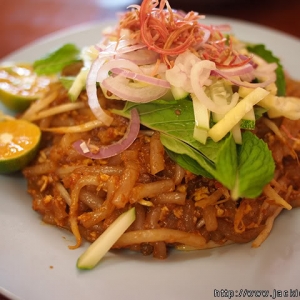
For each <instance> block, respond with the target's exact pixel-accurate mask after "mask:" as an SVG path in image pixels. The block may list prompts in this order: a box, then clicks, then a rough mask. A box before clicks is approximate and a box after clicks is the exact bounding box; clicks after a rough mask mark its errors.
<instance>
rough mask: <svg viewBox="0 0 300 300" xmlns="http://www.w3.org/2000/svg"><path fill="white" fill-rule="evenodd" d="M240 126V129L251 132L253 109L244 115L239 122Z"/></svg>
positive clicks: (253, 116)
mask: <svg viewBox="0 0 300 300" xmlns="http://www.w3.org/2000/svg"><path fill="white" fill-rule="evenodd" d="M240 126H241V128H242V129H249V130H253V129H254V128H255V113H254V109H253V108H252V109H251V110H249V111H248V112H247V113H246V114H245V116H244V117H243V119H242V120H241V124H240Z"/></svg>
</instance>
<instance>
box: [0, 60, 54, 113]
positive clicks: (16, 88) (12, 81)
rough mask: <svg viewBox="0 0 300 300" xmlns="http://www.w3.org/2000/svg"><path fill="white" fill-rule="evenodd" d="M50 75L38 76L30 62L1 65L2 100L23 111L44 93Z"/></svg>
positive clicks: (0, 87)
mask: <svg viewBox="0 0 300 300" xmlns="http://www.w3.org/2000/svg"><path fill="white" fill-rule="evenodd" d="M50 80H51V79H50V77H46V76H38V75H37V74H35V72H34V70H33V68H32V66H31V65H30V64H7V65H2V66H0V101H1V102H2V103H3V104H4V105H5V106H6V107H7V108H9V109H11V110H13V111H15V112H22V111H24V110H25V109H26V108H28V106H29V105H30V104H31V102H32V101H34V100H36V99H38V98H39V97H40V96H41V95H42V94H44V93H45V92H46V90H47V88H48V86H49V82H50Z"/></svg>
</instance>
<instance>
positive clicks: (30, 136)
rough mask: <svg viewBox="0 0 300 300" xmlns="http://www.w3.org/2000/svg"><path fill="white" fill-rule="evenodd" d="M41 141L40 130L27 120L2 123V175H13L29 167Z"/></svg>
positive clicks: (0, 163) (0, 139)
mask: <svg viewBox="0 0 300 300" xmlns="http://www.w3.org/2000/svg"><path fill="white" fill-rule="evenodd" d="M40 139H41V130H40V128H39V127H38V126H37V125H35V124H33V123H30V122H28V121H26V120H19V119H14V120H7V121H3V122H0V173H2V174H7V173H12V172H15V171H19V170H21V169H23V168H24V167H25V166H26V165H28V164H29V163H30V161H32V159H33V158H34V157H35V156H36V154H37V151H38V148H39V143H40Z"/></svg>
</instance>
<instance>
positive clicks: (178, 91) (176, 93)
mask: <svg viewBox="0 0 300 300" xmlns="http://www.w3.org/2000/svg"><path fill="white" fill-rule="evenodd" d="M171 92H172V94H173V97H174V99H175V100H182V99H185V98H187V97H188V96H189V93H188V92H187V91H185V90H184V89H182V88H180V87H176V86H173V85H172V86H171Z"/></svg>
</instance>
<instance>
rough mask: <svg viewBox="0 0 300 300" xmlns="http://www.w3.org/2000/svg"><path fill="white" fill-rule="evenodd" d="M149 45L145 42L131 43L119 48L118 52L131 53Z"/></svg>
mask: <svg viewBox="0 0 300 300" xmlns="http://www.w3.org/2000/svg"><path fill="white" fill-rule="evenodd" d="M146 47H147V46H146V45H145V44H134V45H129V46H126V47H123V48H121V49H119V50H118V51H117V52H118V54H125V53H131V52H134V51H137V50H140V49H144V48H146Z"/></svg>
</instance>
